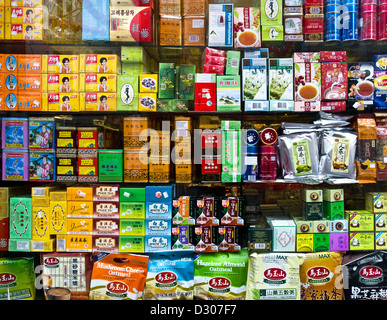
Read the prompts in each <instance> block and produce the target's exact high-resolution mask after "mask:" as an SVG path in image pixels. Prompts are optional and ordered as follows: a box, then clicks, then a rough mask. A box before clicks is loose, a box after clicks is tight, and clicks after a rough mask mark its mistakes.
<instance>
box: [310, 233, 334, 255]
mask: <svg viewBox="0 0 387 320" xmlns="http://www.w3.org/2000/svg"><path fill="white" fill-rule="evenodd" d="M329 250H330V234H329V233H314V234H313V251H314V252H317V251H329Z"/></svg>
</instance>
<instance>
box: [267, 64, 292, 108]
mask: <svg viewBox="0 0 387 320" xmlns="http://www.w3.org/2000/svg"><path fill="white" fill-rule="evenodd" d="M268 69H269V94H268V96H269V101H270V107H269V108H270V111H294V93H293V92H294V86H293V79H294V75H293V59H292V58H279V59H269V66H268ZM279 83H281V85H279Z"/></svg>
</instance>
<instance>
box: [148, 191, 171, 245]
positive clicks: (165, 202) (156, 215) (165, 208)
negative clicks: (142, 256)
mask: <svg viewBox="0 0 387 320" xmlns="http://www.w3.org/2000/svg"><path fill="white" fill-rule="evenodd" d="M173 197H174V186H173V185H167V186H146V187H145V201H146V204H145V223H146V226H147V227H146V229H148V230H147V231H146V232H147V233H148V235H145V238H144V245H145V248H144V252H155V251H165V250H171V247H172V246H171V229H170V228H169V227H170V226H171V225H172V201H173ZM148 226H149V227H150V228H148ZM152 227H153V228H154V229H155V230H156V229H159V230H160V233H158V234H157V235H154V234H155V233H154V232H152V231H151V229H152ZM167 230H168V231H167ZM151 234H152V235H151Z"/></svg>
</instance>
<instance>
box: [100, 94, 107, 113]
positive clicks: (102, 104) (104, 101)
mask: <svg viewBox="0 0 387 320" xmlns="http://www.w3.org/2000/svg"><path fill="white" fill-rule="evenodd" d="M99 101H100V103H98V111H108V110H109V105H108V104H107V96H101V97H100V98H99Z"/></svg>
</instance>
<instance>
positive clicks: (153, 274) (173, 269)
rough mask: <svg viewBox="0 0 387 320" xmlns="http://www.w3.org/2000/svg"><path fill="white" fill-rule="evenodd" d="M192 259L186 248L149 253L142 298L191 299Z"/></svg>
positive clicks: (192, 280)
mask: <svg viewBox="0 0 387 320" xmlns="http://www.w3.org/2000/svg"><path fill="white" fill-rule="evenodd" d="M193 259H194V253H193V251H188V250H175V251H173V252H171V251H165V252H154V253H150V254H149V265H148V274H147V280H146V285H145V289H144V296H143V300H193V290H194V262H193Z"/></svg>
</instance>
